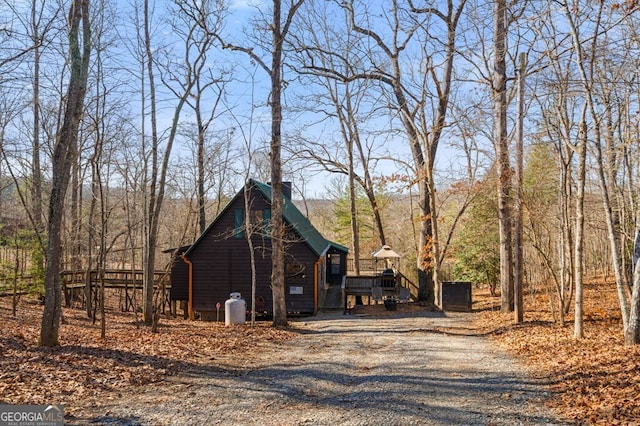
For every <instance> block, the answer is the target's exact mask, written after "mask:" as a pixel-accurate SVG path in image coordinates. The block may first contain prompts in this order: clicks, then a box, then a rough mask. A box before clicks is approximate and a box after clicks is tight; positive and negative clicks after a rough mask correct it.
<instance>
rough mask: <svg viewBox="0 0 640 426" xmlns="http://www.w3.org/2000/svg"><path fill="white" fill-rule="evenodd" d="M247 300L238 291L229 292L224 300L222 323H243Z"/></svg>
mask: <svg viewBox="0 0 640 426" xmlns="http://www.w3.org/2000/svg"><path fill="white" fill-rule="evenodd" d="M246 312H247V302H245V301H244V299H243V298H242V297H241V296H240V293H231V294H230V295H229V300H227V301H226V302H224V324H225V325H234V324H244V323H245V321H246V317H247V314H246Z"/></svg>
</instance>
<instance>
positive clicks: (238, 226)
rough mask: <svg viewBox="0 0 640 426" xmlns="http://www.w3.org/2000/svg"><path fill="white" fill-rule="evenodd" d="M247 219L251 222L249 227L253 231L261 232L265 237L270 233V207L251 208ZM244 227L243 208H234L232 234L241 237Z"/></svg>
mask: <svg viewBox="0 0 640 426" xmlns="http://www.w3.org/2000/svg"><path fill="white" fill-rule="evenodd" d="M249 221H250V223H251V228H250V229H251V231H252V232H253V233H256V234H263V235H264V236H266V237H269V235H271V227H270V224H271V209H264V210H258V209H255V210H251V212H250V213H249ZM244 229H245V227H244V210H243V209H235V211H234V231H233V236H234V237H236V238H242V237H243V236H244Z"/></svg>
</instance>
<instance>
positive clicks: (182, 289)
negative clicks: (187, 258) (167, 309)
mask: <svg viewBox="0 0 640 426" xmlns="http://www.w3.org/2000/svg"><path fill="white" fill-rule="evenodd" d="M170 295H171V300H189V266H188V265H187V264H186V263H185V262H184V261H183V260H182V259H181V258H177V259H176V260H174V262H173V266H172V267H171V293H170Z"/></svg>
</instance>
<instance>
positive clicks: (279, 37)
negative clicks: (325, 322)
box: [271, 0, 288, 327]
mask: <svg viewBox="0 0 640 426" xmlns="http://www.w3.org/2000/svg"><path fill="white" fill-rule="evenodd" d="M280 19H281V1H280V0H273V21H272V23H271V24H272V27H271V30H272V37H273V38H272V43H273V44H272V47H273V52H272V55H271V220H272V224H271V248H272V250H273V252H272V254H271V292H272V297H273V326H274V327H286V326H287V325H288V323H287V304H286V301H285V291H284V287H285V283H284V224H283V220H282V164H281V148H282V134H281V128H282V104H281V101H282V91H281V90H282V89H281V88H282V77H281V72H282V44H283V42H284V39H283V34H282V32H281V24H280Z"/></svg>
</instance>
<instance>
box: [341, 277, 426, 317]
mask: <svg viewBox="0 0 640 426" xmlns="http://www.w3.org/2000/svg"><path fill="white" fill-rule="evenodd" d="M349 296H364V297H367V298H368V300H369V301H370V300H371V299H373V300H374V302H376V303H377V302H379V301H383V300H384V299H386V298H390V297H392V298H395V299H400V300H406V301H408V300H409V299H414V300H417V298H418V286H417V285H416V284H414V283H413V282H412V281H411V280H409V279H408V278H407V277H406V276H404V275H403V274H402V273H399V272H398V273H397V274H396V275H395V276H386V275H380V274H378V275H351V276H350V275H347V276H346V277H345V281H344V309H345V310H346V309H348V308H349V303H348V298H349Z"/></svg>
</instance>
